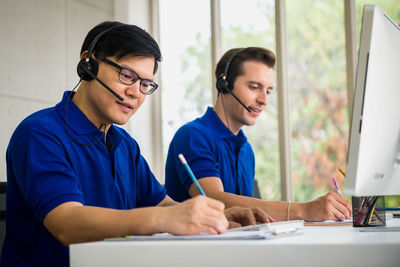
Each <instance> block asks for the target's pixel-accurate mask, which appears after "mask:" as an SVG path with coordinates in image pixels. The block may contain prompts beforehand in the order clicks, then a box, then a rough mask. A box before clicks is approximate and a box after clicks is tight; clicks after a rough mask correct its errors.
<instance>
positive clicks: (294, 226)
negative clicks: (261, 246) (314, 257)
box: [228, 220, 304, 234]
mask: <svg viewBox="0 0 400 267" xmlns="http://www.w3.org/2000/svg"><path fill="white" fill-rule="evenodd" d="M303 228H304V221H303V220H292V221H281V222H272V223H262V224H256V225H249V226H243V227H238V228H232V229H229V230H228V232H233V231H258V230H261V231H267V232H271V233H272V234H281V233H293V232H296V231H298V230H302V229H303Z"/></svg>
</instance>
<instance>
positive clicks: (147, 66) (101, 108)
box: [73, 56, 155, 130]
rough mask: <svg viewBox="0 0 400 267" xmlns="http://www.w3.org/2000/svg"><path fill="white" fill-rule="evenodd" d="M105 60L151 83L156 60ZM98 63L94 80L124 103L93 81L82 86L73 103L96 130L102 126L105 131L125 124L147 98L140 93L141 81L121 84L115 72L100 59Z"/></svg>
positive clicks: (117, 72) (149, 58) (133, 58)
mask: <svg viewBox="0 0 400 267" xmlns="http://www.w3.org/2000/svg"><path fill="white" fill-rule="evenodd" d="M107 59H108V60H111V61H113V62H115V63H117V64H118V65H120V66H121V67H124V68H127V69H130V70H133V71H134V72H135V73H137V74H138V75H139V76H140V77H141V78H143V79H149V80H153V70H154V63H155V59H154V58H152V57H133V56H125V57H123V58H121V59H120V60H117V59H116V58H115V57H108V58H107ZM97 62H98V64H99V71H98V73H97V78H99V79H100V80H101V81H103V82H104V83H105V84H106V85H107V86H108V87H110V88H111V89H112V90H113V91H115V92H116V93H117V94H119V95H120V96H121V97H123V98H124V101H120V100H119V99H118V98H116V97H115V96H114V95H113V94H112V93H111V92H109V91H108V90H107V89H106V88H104V87H103V86H102V85H101V84H100V83H99V82H98V81H96V80H92V81H89V82H82V85H81V86H80V87H79V89H78V91H77V92H76V94H75V96H74V97H73V101H74V103H75V104H76V105H77V106H78V108H79V109H80V110H81V111H82V112H83V113H84V114H85V115H86V117H87V118H88V119H89V120H90V121H91V122H92V123H93V124H94V125H95V126H96V127H98V128H99V127H100V125H103V124H104V125H106V130H108V128H109V127H110V126H111V124H112V123H115V124H125V123H126V122H127V121H128V120H129V118H130V117H131V116H132V115H133V114H135V112H136V111H137V110H138V109H139V107H140V106H141V105H142V104H143V102H144V100H145V99H146V95H145V94H143V93H141V92H140V90H139V88H140V80H137V81H136V82H135V83H134V84H132V85H127V84H124V83H123V82H121V81H120V80H119V78H118V75H119V70H118V69H117V68H115V67H114V66H111V65H109V64H106V63H105V62H103V61H101V60H99V59H97Z"/></svg>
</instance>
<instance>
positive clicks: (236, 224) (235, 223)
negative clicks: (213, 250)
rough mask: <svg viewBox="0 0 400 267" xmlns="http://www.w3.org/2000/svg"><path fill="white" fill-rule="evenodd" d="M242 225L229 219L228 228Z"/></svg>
mask: <svg viewBox="0 0 400 267" xmlns="http://www.w3.org/2000/svg"><path fill="white" fill-rule="evenodd" d="M238 227H242V225H241V224H240V223H238V222H233V221H229V229H232V228H238Z"/></svg>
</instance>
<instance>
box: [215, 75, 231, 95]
mask: <svg viewBox="0 0 400 267" xmlns="http://www.w3.org/2000/svg"><path fill="white" fill-rule="evenodd" d="M228 85H229V84H228V81H226V80H225V79H223V78H219V79H218V80H217V90H218V92H220V93H222V94H226V93H229V87H228Z"/></svg>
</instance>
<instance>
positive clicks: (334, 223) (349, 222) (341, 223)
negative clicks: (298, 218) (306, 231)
mask: <svg viewBox="0 0 400 267" xmlns="http://www.w3.org/2000/svg"><path fill="white" fill-rule="evenodd" d="M304 225H305V226H352V225H353V219H346V220H344V221H334V220H327V221H322V222H305V223H304Z"/></svg>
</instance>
